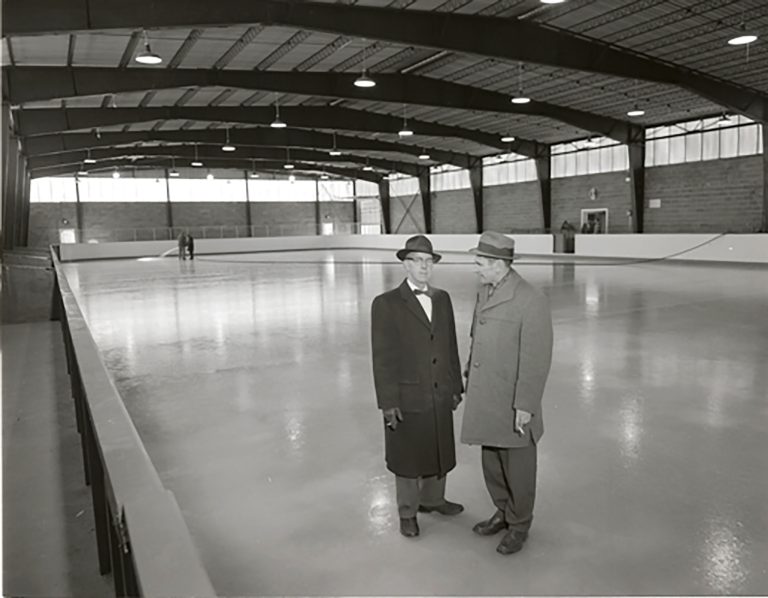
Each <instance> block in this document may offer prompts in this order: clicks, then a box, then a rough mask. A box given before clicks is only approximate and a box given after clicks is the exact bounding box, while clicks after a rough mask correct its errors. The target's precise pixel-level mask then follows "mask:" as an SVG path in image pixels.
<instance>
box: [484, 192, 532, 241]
mask: <svg viewBox="0 0 768 598" xmlns="http://www.w3.org/2000/svg"><path fill="white" fill-rule="evenodd" d="M483 220H484V221H485V222H484V225H485V226H484V228H485V230H497V231H500V232H513V231H532V232H533V231H539V230H542V229H543V228H544V215H543V211H542V209H541V189H540V187H539V183H538V181H528V182H525V183H515V184H512V185H493V186H491V187H485V188H484V189H483Z"/></svg>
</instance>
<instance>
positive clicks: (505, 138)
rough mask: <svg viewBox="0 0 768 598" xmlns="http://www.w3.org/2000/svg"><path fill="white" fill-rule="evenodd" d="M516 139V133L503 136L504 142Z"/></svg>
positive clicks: (502, 140)
mask: <svg viewBox="0 0 768 598" xmlns="http://www.w3.org/2000/svg"><path fill="white" fill-rule="evenodd" d="M514 140H515V137H514V135H503V136H502V137H501V142H502V143H512V142H513V141H514Z"/></svg>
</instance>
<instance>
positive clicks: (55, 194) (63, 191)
mask: <svg viewBox="0 0 768 598" xmlns="http://www.w3.org/2000/svg"><path fill="white" fill-rule="evenodd" d="M76 201H77V189H76V187H75V179H74V178H73V177H40V178H37V179H32V180H31V181H30V185H29V202H30V203H66V202H73V203H74V202H76Z"/></svg>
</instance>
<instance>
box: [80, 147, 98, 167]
mask: <svg viewBox="0 0 768 598" xmlns="http://www.w3.org/2000/svg"><path fill="white" fill-rule="evenodd" d="M85 151H86V154H85V160H83V164H96V160H94V159H93V158H91V150H90V148H89V149H87V150H85Z"/></svg>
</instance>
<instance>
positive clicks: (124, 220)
mask: <svg viewBox="0 0 768 598" xmlns="http://www.w3.org/2000/svg"><path fill="white" fill-rule="evenodd" d="M80 205H81V207H82V213H83V221H82V222H81V223H80V228H81V230H83V231H84V235H83V237H82V240H84V241H89V240H93V239H95V240H99V241H109V240H112V241H133V240H149V239H154V238H155V234H156V233H159V234H161V235H162V233H163V229H165V227H167V226H168V219H167V215H166V208H165V202H146V203H120V202H114V203H112V202H105V203H101V202H98V203H96V202H93V203H91V202H84V203H81V204H80ZM153 229H157V230H156V231H153ZM157 238H164V237H163V236H160V237H157Z"/></svg>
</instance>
